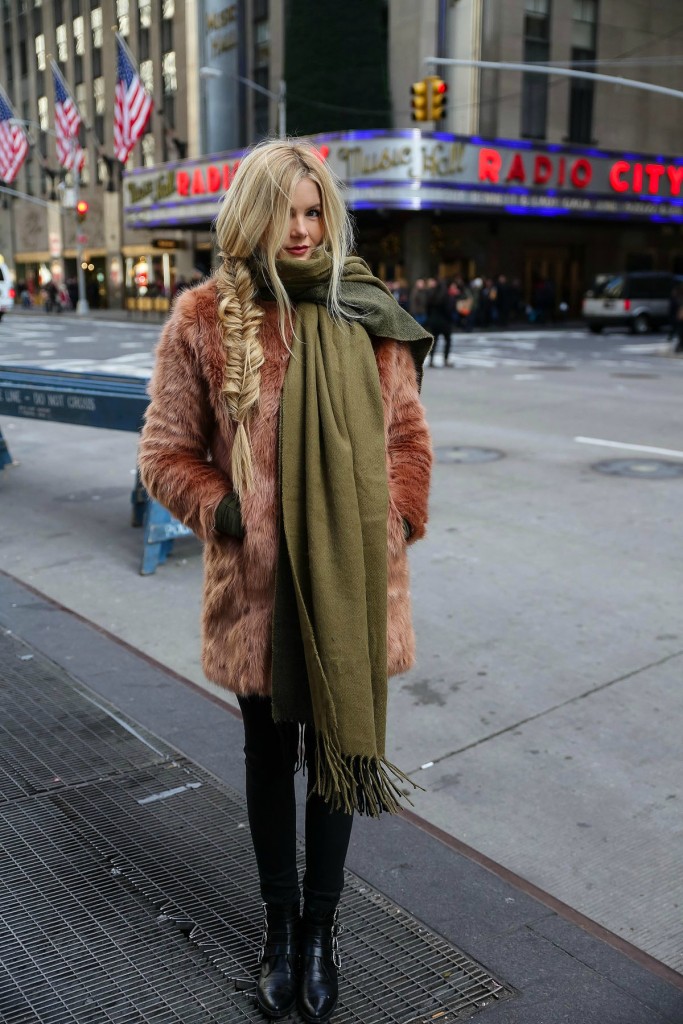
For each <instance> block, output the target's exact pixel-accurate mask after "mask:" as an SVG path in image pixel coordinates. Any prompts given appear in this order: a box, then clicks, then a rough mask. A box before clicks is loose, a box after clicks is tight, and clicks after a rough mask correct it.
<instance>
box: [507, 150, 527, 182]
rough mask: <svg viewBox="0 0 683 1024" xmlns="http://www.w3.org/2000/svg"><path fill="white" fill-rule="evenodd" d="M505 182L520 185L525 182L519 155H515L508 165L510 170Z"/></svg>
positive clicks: (522, 162) (524, 172)
mask: <svg viewBox="0 0 683 1024" xmlns="http://www.w3.org/2000/svg"><path fill="white" fill-rule="evenodd" d="M505 180H506V181H521V182H522V184H524V182H525V181H526V171H525V169H524V161H523V160H522V155H521V153H515V155H514V156H513V158H512V163H511V164H510V170H509V171H508V176H507V178H506V179H505Z"/></svg>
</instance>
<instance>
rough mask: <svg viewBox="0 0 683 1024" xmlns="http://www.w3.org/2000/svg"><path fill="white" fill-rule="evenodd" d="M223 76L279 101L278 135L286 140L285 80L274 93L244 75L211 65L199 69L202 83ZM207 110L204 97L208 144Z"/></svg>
mask: <svg viewBox="0 0 683 1024" xmlns="http://www.w3.org/2000/svg"><path fill="white" fill-rule="evenodd" d="M223 75H227V77H228V78H233V79H234V80H235V81H236V82H242V84H243V85H246V86H247V88H249V89H253V90H254V92H260V93H262V94H263V95H264V96H270V98H271V99H273V100H277V133H278V138H280V139H284V138H285V136H286V134H287V85H286V83H285V81H284V79H282V78H281V79H280V85H279V88H278V91H277V92H273V91H272V90H271V89H266V88H265V86H263V85H259V84H258V82H253V81H252V80H251V78H244V76H243V75H233V74H230V73H229V72H225V71H221V69H220V68H213V67H211V66H210V65H207V66H205V67H201V68H200V69H199V77H200V79H201V80H202V82H206V81H207V80H208V79H210V78H221V77H222V76H223ZM206 119H207V110H206V96H204V142H205V143H206V136H207V122H206Z"/></svg>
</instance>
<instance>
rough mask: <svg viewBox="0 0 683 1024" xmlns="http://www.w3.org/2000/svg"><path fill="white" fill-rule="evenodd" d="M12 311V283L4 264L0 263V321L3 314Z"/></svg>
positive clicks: (7, 268)
mask: <svg viewBox="0 0 683 1024" xmlns="http://www.w3.org/2000/svg"><path fill="white" fill-rule="evenodd" d="M12 309H14V281H13V280H12V278H11V276H10V272H9V267H8V266H7V264H6V263H2V262H0V320H2V315H3V313H9V312H10V310H12Z"/></svg>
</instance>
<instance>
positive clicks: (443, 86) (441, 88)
mask: <svg viewBox="0 0 683 1024" xmlns="http://www.w3.org/2000/svg"><path fill="white" fill-rule="evenodd" d="M434 92H438V93H439V94H440V95H443V94H444V93H445V92H448V86H447V85H446V83H445V82H439V84H438V85H437V86H436V88H435V90H434Z"/></svg>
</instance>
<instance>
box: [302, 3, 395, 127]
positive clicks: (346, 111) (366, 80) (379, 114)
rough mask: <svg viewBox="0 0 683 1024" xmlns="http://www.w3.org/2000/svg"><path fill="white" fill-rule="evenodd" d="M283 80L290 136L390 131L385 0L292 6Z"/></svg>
mask: <svg viewBox="0 0 683 1024" xmlns="http://www.w3.org/2000/svg"><path fill="white" fill-rule="evenodd" d="M285 79H286V82H287V129H288V132H289V133H290V134H291V135H314V134H316V133H318V132H330V131H346V130H349V129H353V128H389V127H391V112H390V106H391V105H390V100H389V86H388V75H387V2H386V0H343V2H340V0H289V2H288V4H287V18H286V44H285Z"/></svg>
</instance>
